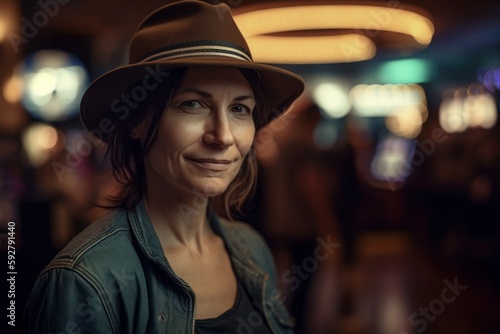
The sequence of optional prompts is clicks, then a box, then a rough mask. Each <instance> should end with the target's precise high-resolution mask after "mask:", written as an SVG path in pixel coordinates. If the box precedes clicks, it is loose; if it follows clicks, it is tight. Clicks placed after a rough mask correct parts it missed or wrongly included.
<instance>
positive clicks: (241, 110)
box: [232, 104, 252, 114]
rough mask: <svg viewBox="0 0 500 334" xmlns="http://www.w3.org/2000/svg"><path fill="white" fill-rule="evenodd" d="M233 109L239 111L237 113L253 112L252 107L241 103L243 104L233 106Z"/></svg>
mask: <svg viewBox="0 0 500 334" xmlns="http://www.w3.org/2000/svg"><path fill="white" fill-rule="evenodd" d="M232 111H233V112H235V113H237V114H251V113H252V111H251V109H250V108H248V107H247V106H244V105H241V104H238V105H236V106H233V108H232Z"/></svg>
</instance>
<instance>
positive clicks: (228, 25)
mask: <svg viewBox="0 0 500 334" xmlns="http://www.w3.org/2000/svg"><path fill="white" fill-rule="evenodd" d="M193 56H194V57H196V56H222V57H224V56H226V57H233V58H240V59H243V60H247V61H251V60H252V56H251V53H250V50H249V48H248V45H247V43H246V41H245V38H244V37H243V35H242V34H241V32H240V30H239V29H238V27H237V25H236V23H235V22H234V19H233V17H232V16H231V11H230V8H229V7H228V6H227V5H226V4H225V3H220V4H218V5H211V4H208V3H205V2H201V1H193V0H186V1H180V2H176V3H173V4H170V5H167V6H164V7H162V8H160V9H158V10H156V11H155V12H153V13H152V14H150V15H149V16H148V17H147V18H146V19H145V20H144V21H143V22H142V23H141V24H140V25H139V28H138V29H137V31H136V33H135V34H134V36H133V39H132V43H131V46H130V54H129V63H130V64H134V63H138V62H144V61H149V60H160V59H172V58H183V57H193Z"/></svg>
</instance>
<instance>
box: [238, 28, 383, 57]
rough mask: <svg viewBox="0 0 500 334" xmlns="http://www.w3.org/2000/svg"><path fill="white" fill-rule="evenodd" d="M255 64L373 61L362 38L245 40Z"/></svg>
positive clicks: (369, 46)
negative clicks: (257, 62) (256, 62)
mask: <svg viewBox="0 0 500 334" xmlns="http://www.w3.org/2000/svg"><path fill="white" fill-rule="evenodd" d="M247 42H248V46H249V47H250V50H252V55H253V58H254V60H255V61H259V62H264V63H275V64H277V63H285V64H302V63H309V64H321V63H332V62H352V61H362V60H367V59H371V58H373V56H374V55H375V45H374V44H373V42H372V41H371V40H370V39H369V38H367V37H365V36H362V35H358V34H346V35H339V36H318V37H273V36H254V37H249V38H247Z"/></svg>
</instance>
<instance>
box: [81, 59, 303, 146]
mask: <svg viewBox="0 0 500 334" xmlns="http://www.w3.org/2000/svg"><path fill="white" fill-rule="evenodd" d="M193 66H224V67H234V68H241V69H252V70H255V71H257V72H258V73H259V75H260V79H261V81H260V83H261V87H262V91H263V92H264V98H265V99H266V101H267V103H268V105H269V106H270V110H268V111H267V112H268V121H271V120H272V119H274V118H276V117H278V116H279V115H281V114H282V113H284V112H285V111H286V110H287V109H288V107H289V106H290V105H291V104H292V103H293V101H294V100H295V99H296V98H297V97H299V96H300V94H301V93H302V92H303V90H304V82H303V80H302V78H300V77H299V76H298V75H296V74H294V73H292V72H289V71H286V70H283V69H281V68H277V67H274V66H270V65H265V64H260V63H254V62H249V61H243V60H238V59H231V58H227V57H193V58H182V59H178V60H175V59H174V60H169V61H166V62H162V61H154V62H146V63H136V64H131V65H125V66H122V67H118V68H116V69H114V70H111V71H109V72H107V73H105V74H103V75H102V76H100V77H99V78H97V79H96V80H95V81H94V82H93V83H92V84H91V85H90V86H89V87H88V89H87V91H86V92H85V94H84V96H83V97H82V101H81V105H80V115H81V119H82V121H83V123H84V125H85V126H86V127H87V128H88V129H89V130H90V131H91V132H93V133H95V134H96V135H98V136H99V137H101V139H103V140H106V137H107V135H109V134H110V133H111V132H112V130H111V129H113V128H114V125H115V124H116V122H117V121H124V118H126V117H128V115H129V114H133V113H134V112H140V111H141V108H134V106H135V105H137V102H140V101H142V99H143V98H144V99H145V98H146V95H147V94H150V92H152V91H153V90H154V89H155V88H156V87H157V86H158V84H156V85H155V83H159V82H161V81H162V80H164V79H166V78H167V77H168V71H169V70H172V69H175V68H179V67H193ZM124 96H128V98H127V99H128V102H127V103H125V102H124ZM125 109H128V110H125Z"/></svg>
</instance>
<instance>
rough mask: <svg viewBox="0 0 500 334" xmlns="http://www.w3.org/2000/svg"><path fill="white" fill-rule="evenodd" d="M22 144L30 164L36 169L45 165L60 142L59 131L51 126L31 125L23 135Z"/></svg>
mask: <svg viewBox="0 0 500 334" xmlns="http://www.w3.org/2000/svg"><path fill="white" fill-rule="evenodd" d="M21 140H22V144H23V148H24V151H25V152H26V156H27V158H28V161H29V162H30V164H31V165H32V166H34V167H39V166H41V165H43V164H44V163H45V162H46V161H47V160H48V158H49V153H50V150H51V149H54V148H55V147H56V145H57V143H58V141H59V140H60V138H59V134H58V131H57V130H56V129H55V128H54V127H53V126H51V125H48V124H43V123H33V124H31V125H30V126H29V127H28V128H27V129H26V130H25V131H24V132H23V134H22V138H21Z"/></svg>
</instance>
